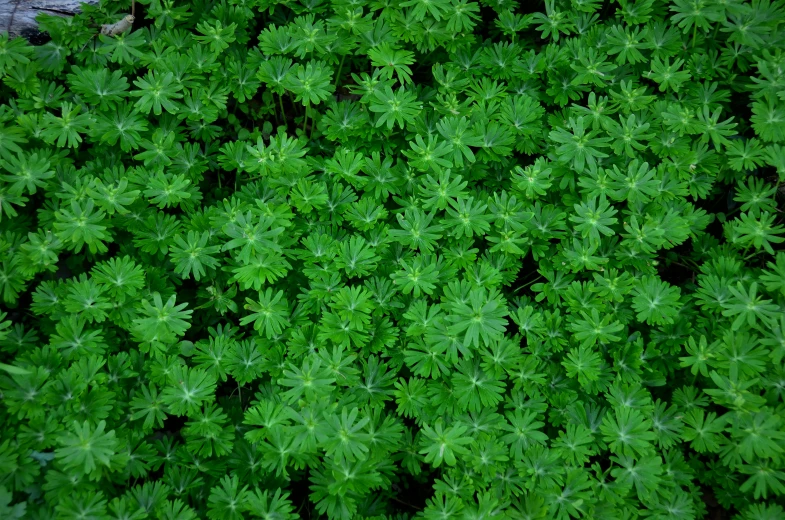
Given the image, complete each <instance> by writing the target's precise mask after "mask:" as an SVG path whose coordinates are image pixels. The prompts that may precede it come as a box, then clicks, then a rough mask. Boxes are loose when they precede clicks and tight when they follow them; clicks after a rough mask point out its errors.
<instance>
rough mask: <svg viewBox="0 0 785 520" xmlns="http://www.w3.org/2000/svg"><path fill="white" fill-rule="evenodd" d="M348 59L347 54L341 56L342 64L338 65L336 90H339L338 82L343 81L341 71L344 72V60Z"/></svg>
mask: <svg viewBox="0 0 785 520" xmlns="http://www.w3.org/2000/svg"><path fill="white" fill-rule="evenodd" d="M345 59H346V54H344V55H343V56H341V62H340V63H339V64H338V73H337V74H336V75H335V85H334V87H335V90H338V81H339V80H340V79H341V70H343V60H345Z"/></svg>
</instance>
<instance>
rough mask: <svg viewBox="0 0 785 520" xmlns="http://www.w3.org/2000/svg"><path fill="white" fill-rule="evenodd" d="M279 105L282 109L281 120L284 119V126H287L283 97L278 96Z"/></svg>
mask: <svg viewBox="0 0 785 520" xmlns="http://www.w3.org/2000/svg"><path fill="white" fill-rule="evenodd" d="M278 105H279V106H280V107H281V119H283V124H284V125H286V112H285V111H284V109H283V96H282V95H281V94H278Z"/></svg>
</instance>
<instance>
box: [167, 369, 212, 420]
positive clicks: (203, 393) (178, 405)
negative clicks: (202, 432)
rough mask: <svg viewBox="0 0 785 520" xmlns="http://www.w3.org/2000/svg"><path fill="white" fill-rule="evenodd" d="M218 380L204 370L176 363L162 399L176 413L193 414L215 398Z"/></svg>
mask: <svg viewBox="0 0 785 520" xmlns="http://www.w3.org/2000/svg"><path fill="white" fill-rule="evenodd" d="M215 384H216V380H215V378H214V377H212V376H210V375H209V374H208V373H207V372H205V371H204V370H201V369H198V368H187V367H184V366H182V365H174V366H173V367H172V368H171V372H170V374H169V376H168V380H167V384H166V386H165V387H164V389H163V391H162V392H161V401H163V403H164V404H165V405H166V406H167V408H168V410H169V411H170V412H171V413H173V414H175V415H191V414H193V413H196V412H197V411H198V410H199V409H200V408H201V407H202V405H203V404H205V403H210V402H212V401H213V400H214V399H215Z"/></svg>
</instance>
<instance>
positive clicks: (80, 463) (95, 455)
mask: <svg viewBox="0 0 785 520" xmlns="http://www.w3.org/2000/svg"><path fill="white" fill-rule="evenodd" d="M105 429H106V421H99V422H98V423H97V424H96V425H95V427H93V426H92V425H91V424H90V423H89V422H88V421H85V422H84V423H81V424H80V423H78V422H76V421H75V422H73V423H72V424H71V426H70V428H69V431H68V432H66V433H64V434H63V435H61V436H60V437H58V440H57V441H58V444H59V445H60V446H61V447H59V448H57V449H56V450H55V456H56V458H57V459H59V460H62V462H63V464H64V465H65V467H67V468H74V469H77V470H80V471H81V472H82V473H85V474H88V473H92V472H93V471H94V470H95V469H96V468H98V467H99V466H109V465H110V464H111V462H112V457H113V456H114V455H115V453H116V451H115V450H116V449H117V448H118V447H119V444H118V440H117V438H116V437H115V432H114V430H110V431H108V432H107V431H105Z"/></svg>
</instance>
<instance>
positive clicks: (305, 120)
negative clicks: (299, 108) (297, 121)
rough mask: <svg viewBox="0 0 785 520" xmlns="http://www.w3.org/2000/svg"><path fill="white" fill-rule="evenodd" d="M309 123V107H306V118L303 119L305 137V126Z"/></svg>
mask: <svg viewBox="0 0 785 520" xmlns="http://www.w3.org/2000/svg"><path fill="white" fill-rule="evenodd" d="M307 123H308V105H305V117H304V118H303V135H305V125H306V124H307Z"/></svg>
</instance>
